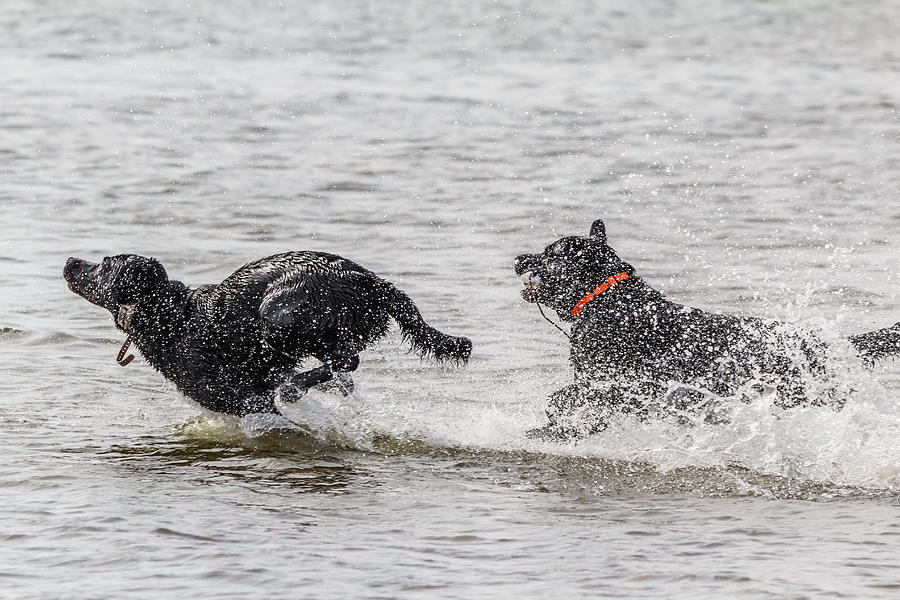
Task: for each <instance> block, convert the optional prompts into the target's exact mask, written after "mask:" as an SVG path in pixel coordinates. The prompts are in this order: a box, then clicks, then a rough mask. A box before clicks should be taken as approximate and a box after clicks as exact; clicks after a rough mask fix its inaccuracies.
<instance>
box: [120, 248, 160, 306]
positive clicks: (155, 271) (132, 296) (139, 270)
mask: <svg viewBox="0 0 900 600" xmlns="http://www.w3.org/2000/svg"><path fill="white" fill-rule="evenodd" d="M168 280H169V276H168V274H167V273H166V269H165V267H163V266H162V264H160V262H159V261H158V260H156V259H155V258H143V257H137V260H134V261H133V262H132V263H131V264H128V265H127V266H126V267H125V269H124V271H123V273H122V276H121V278H120V280H119V282H118V294H117V296H118V297H117V298H116V300H117V301H118V302H119V303H120V304H131V303H134V302H137V301H138V300H139V299H140V298H141V297H142V296H145V295H147V294H150V293H152V291H153V290H154V289H156V288H158V287H160V286H162V285H164V284H165V283H166V282H167V281H168Z"/></svg>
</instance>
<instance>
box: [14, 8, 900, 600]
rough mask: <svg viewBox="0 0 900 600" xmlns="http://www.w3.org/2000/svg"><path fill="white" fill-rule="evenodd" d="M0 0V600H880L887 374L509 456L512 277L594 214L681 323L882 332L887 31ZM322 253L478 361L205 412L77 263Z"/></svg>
mask: <svg viewBox="0 0 900 600" xmlns="http://www.w3.org/2000/svg"><path fill="white" fill-rule="evenodd" d="M283 4H284V5H283V6H280V5H276V4H275V3H263V2H249V1H248V2H235V3H217V2H210V1H206V0H198V1H192V2H190V3H189V4H187V3H184V2H154V3H138V2H111V1H109V2H103V1H99V0H98V1H96V2H90V1H86V0H85V1H68V2H57V1H53V2H24V1H18V0H10V1H7V2H4V3H3V5H2V7H0V32H2V35H0V90H2V91H0V216H2V221H0V222H2V234H3V235H2V241H0V395H2V402H0V428H2V429H0V432H2V434H0V598H4V599H6V598H15V599H55V598H61V599H62V598H65V599H100V598H119V599H132V598H217V599H225V598H235V599H244V598H460V599H468V598H511V597H527V598H575V597H581V598H588V597H615V598H618V597H635V598H660V597H666V598H698V597H708V598H721V597H726V596H727V597H745V598H786V597H790V598H809V597H823V596H831V597H853V598H858V597H867V598H896V597H897V596H898V594H900V575H898V574H900V445H898V439H900V363H898V362H896V361H895V362H893V363H887V364H885V365H881V366H879V367H878V368H877V369H875V370H874V371H871V372H869V371H863V370H862V369H861V368H860V367H859V365H858V364H856V361H855V360H854V359H852V358H851V357H845V358H846V360H845V361H844V363H845V364H843V366H842V367H841V369H842V370H841V377H842V378H844V381H845V382H846V385H847V387H848V388H852V389H854V390H855V393H854V394H853V396H852V398H851V399H850V400H849V401H848V403H847V407H846V408H845V410H843V411H842V412H840V413H835V412H832V411H830V410H829V409H827V408H809V409H803V410H797V411H791V412H787V413H785V412H781V411H777V410H773V409H772V407H771V406H768V405H767V404H766V403H765V402H764V401H759V402H757V403H754V404H749V405H741V406H736V407H733V408H734V410H735V415H734V419H733V421H732V423H731V424H730V425H728V426H713V425H703V424H699V425H696V426H694V427H682V426H678V425H676V424H672V423H661V422H655V423H640V422H635V421H630V420H628V419H622V420H621V421H619V422H617V423H616V424H615V426H614V427H612V428H611V429H610V430H608V431H606V432H604V433H602V434H599V435H596V436H593V437H591V438H589V439H587V440H583V441H581V442H578V443H569V444H553V443H545V442H540V441H535V440H528V439H526V438H525V437H524V435H523V434H524V431H525V430H527V429H528V428H530V427H534V426H537V425H539V424H541V423H542V414H543V406H544V402H545V399H546V397H547V395H548V394H549V393H551V392H552V391H553V390H555V389H558V388H559V387H562V386H563V385H565V384H566V383H567V382H568V381H569V380H570V378H571V373H570V369H569V367H568V366H567V343H566V342H567V341H566V340H565V338H563V336H562V335H561V334H560V333H559V332H558V331H556V330H555V329H553V328H552V327H550V325H548V324H547V323H546V322H544V321H543V320H542V319H541V318H540V316H539V315H538V314H537V312H536V311H535V309H534V306H533V305H529V304H526V303H524V302H522V301H521V299H520V296H519V289H520V288H521V282H520V281H519V279H518V278H517V277H516V276H515V274H514V273H513V271H512V261H513V258H514V257H515V256H516V255H517V254H519V253H521V252H534V251H538V250H540V249H541V248H543V247H544V246H545V245H546V244H548V243H549V242H551V241H553V240H554V239H556V238H557V237H560V236H562V235H569V234H579V233H580V234H584V233H586V232H587V230H588V228H589V226H590V223H591V222H592V221H593V220H594V219H596V218H599V217H602V218H604V220H605V221H606V224H607V229H608V232H609V236H610V241H611V243H612V245H613V246H614V247H615V248H616V249H617V250H618V252H619V253H620V255H621V256H623V258H625V259H626V260H629V261H630V262H632V263H633V264H635V265H636V266H637V268H638V271H639V273H641V274H642V275H643V276H644V277H645V278H646V279H647V280H648V281H649V282H650V283H651V284H652V285H654V286H656V287H657V288H659V289H661V290H663V291H664V292H665V293H666V294H667V295H668V296H669V297H670V298H671V299H673V300H675V301H678V302H683V303H687V304H691V305H694V306H698V307H702V308H706V309H709V310H720V311H726V312H733V313H742V314H752V315H757V316H763V317H769V318H775V319H780V320H785V321H790V322H795V323H798V324H800V326H802V327H809V328H813V329H818V330H821V332H822V335H823V336H824V337H826V338H827V339H830V340H832V341H834V342H836V343H837V344H838V345H840V340H841V338H843V337H844V336H846V335H848V334H851V333H855V332H858V331H863V330H867V329H872V328H876V327H883V326H886V325H890V324H892V323H895V322H897V320H898V319H900V272H898V268H897V267H898V256H900V253H898V249H900V202H898V190H900V113H898V110H900V45H898V44H897V36H896V25H897V23H898V22H900V4H898V3H896V2H891V1H888V0H885V1H861V2H843V3H833V2H813V1H803V0H796V1H788V2H777V3H767V2H746V3H744V2H741V3H737V2H726V1H724V0H704V1H700V2H669V1H659V0H650V1H648V2H640V3H638V2H630V3H625V2H621V3H620V2H571V1H568V0H560V1H557V2H552V3H542V4H538V3H533V4H532V5H529V4H527V3H524V2H523V3H515V2H508V1H507V2H477V1H472V2H459V1H452V2H443V3H431V2H423V1H419V0H413V1H409V2H351V1H346V2H344V1H342V2H306V3H288V2H286V3H283ZM293 249H314V250H324V251H331V252H337V253H339V254H342V255H345V256H347V257H349V258H352V259H354V260H357V261H359V262H361V263H362V264H364V265H365V266H367V267H369V268H371V269H372V270H374V271H376V272H377V273H379V274H381V275H383V276H384V277H386V278H388V279H390V280H392V281H394V282H395V283H396V284H397V285H398V286H399V287H401V288H402V289H404V290H406V291H407V292H408V293H409V294H410V295H411V296H412V297H413V298H414V299H415V300H416V302H417V304H418V306H419V307H420V309H421V310H422V312H423V313H424V315H425V316H426V318H427V319H428V320H429V321H430V322H431V323H432V324H433V325H435V326H437V327H439V328H441V329H443V330H444V331H446V332H448V333H453V334H463V335H467V336H470V337H471V338H472V339H473V341H474V344H475V350H474V353H473V356H472V360H471V362H470V364H469V365H468V366H467V367H464V368H455V367H442V366H436V365H433V364H430V363H426V362H421V361H420V360H419V359H418V358H416V357H415V356H414V355H410V354H407V353H406V349H405V348H404V347H403V345H402V344H401V342H400V339H399V335H398V334H397V333H396V332H394V333H392V334H391V335H389V336H388V337H387V338H385V339H384V340H383V341H381V342H380V343H378V344H377V345H376V346H375V347H373V348H372V349H371V350H369V351H367V352H366V353H365V354H364V355H363V357H362V366H361V367H360V370H359V371H358V372H357V373H356V374H355V380H356V383H357V393H356V395H355V397H353V398H348V399H338V398H337V397H334V396H331V395H329V394H326V393H320V392H312V393H311V394H310V395H309V396H308V397H307V398H306V399H305V401H304V403H303V405H302V406H298V407H294V409H292V410H291V411H290V414H289V415H288V416H289V417H290V419H291V420H292V421H294V422H295V423H297V424H298V425H297V426H296V427H293V428H287V427H285V426H284V423H282V424H281V426H275V425H276V424H273V423H271V422H269V421H267V420H266V419H262V418H256V417H248V418H245V419H244V420H243V421H238V420H235V419H231V418H226V417H222V416H217V415H214V414H211V413H206V412H203V411H202V410H201V409H199V408H198V407H197V406H196V405H194V404H192V403H191V402H190V401H188V400H186V399H184V398H183V397H182V396H181V395H180V394H179V393H178V392H177V391H176V390H175V389H174V388H173V387H172V386H171V385H170V384H168V383H166V382H165V381H164V380H163V379H162V377H161V376H160V375H159V374H157V373H155V372H154V371H153V369H152V368H150V367H149V365H147V363H145V362H144V361H143V360H136V361H135V362H133V363H132V364H131V365H130V366H128V367H127V368H124V369H123V368H121V367H119V366H118V365H116V364H115V362H114V360H113V359H114V356H115V354H116V351H117V350H118V348H119V345H120V344H121V343H122V341H123V336H122V335H121V334H120V333H119V332H118V331H117V330H116V329H115V328H114V326H113V323H112V319H111V317H110V315H109V314H107V313H105V312H104V311H102V310H100V309H98V308H96V307H93V306H91V305H89V304H88V303H86V302H85V301H84V300H82V299H81V298H78V297H77V296H75V295H74V294H72V293H71V292H69V291H68V290H67V289H66V286H65V283H64V282H63V280H62V277H61V271H62V267H63V264H64V262H65V260H66V258H67V257H68V256H73V255H74V256H81V257H83V258H87V259H91V260H97V259H98V258H100V257H102V256H104V255H110V254H116V253H120V252H125V251H128V252H136V253H142V254H147V255H153V256H157V257H159V258H160V259H161V260H162V261H163V263H164V264H165V265H166V266H167V268H168V271H169V273H170V275H171V276H172V277H173V278H175V279H180V280H182V281H185V282H186V283H188V284H193V285H197V284H201V283H214V282H218V281H220V280H221V279H222V278H224V277H225V276H226V275H228V274H229V273H231V272H232V271H233V270H234V269H236V268H237V267H239V266H240V265H241V264H243V263H245V262H248V261H250V260H253V259H256V258H259V257H262V256H266V255H268V254H273V253H276V252H281V251H285V250H293Z"/></svg>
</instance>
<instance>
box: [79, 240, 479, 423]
mask: <svg viewBox="0 0 900 600" xmlns="http://www.w3.org/2000/svg"><path fill="white" fill-rule="evenodd" d="M63 276H64V277H65V279H66V281H67V282H68V284H69V288H70V289H71V290H72V291H73V292H75V293H76V294H78V295H80V296H82V297H83V298H85V299H86V300H88V301H89V302H91V303H93V304H96V305H98V306H101V307H103V308H105V309H107V310H109V311H110V312H111V313H112V315H113V317H114V319H115V323H116V326H117V327H118V328H119V329H121V330H122V331H124V332H126V333H127V334H128V335H129V339H130V340H133V341H134V343H135V345H136V346H137V347H138V349H139V350H140V352H141V354H143V356H144V357H145V358H146V359H147V361H148V362H150V364H151V365H153V366H154V367H155V368H156V369H157V370H159V371H160V372H161V373H162V374H163V375H164V376H165V377H166V378H167V379H169V380H170V381H172V382H174V383H175V385H176V386H177V387H178V389H180V390H181V391H182V392H183V393H184V394H185V395H186V396H188V397H190V398H192V399H193V400H195V401H197V402H198V403H200V404H201V405H202V406H204V407H206V408H208V409H210V410H214V411H218V412H222V413H228V414H232V415H238V416H242V415H245V414H248V413H252V412H271V413H277V412H278V410H277V408H276V406H275V394H276V390H277V389H279V388H281V389H283V390H293V392H292V393H293V394H294V396H293V399H294V400H296V399H297V398H298V397H299V396H298V395H297V394H298V393H299V394H302V393H303V392H305V391H306V390H307V389H309V388H310V387H312V386H314V385H317V384H320V383H324V382H327V381H330V380H332V379H333V378H335V377H336V376H337V380H338V381H340V382H341V385H342V386H343V387H344V391H348V388H350V389H352V381H350V379H349V376H348V375H347V373H348V372H350V371H353V370H355V369H356V367H357V366H358V365H359V353H360V351H362V350H363V349H364V348H366V347H367V346H368V345H369V344H371V343H372V342H374V341H375V340H377V339H378V338H380V337H381V336H382V335H384V334H385V333H386V332H387V330H388V323H389V318H391V317H393V319H394V320H396V321H397V323H398V324H399V325H400V330H401V332H402V333H403V335H404V337H405V338H406V339H407V340H409V341H410V342H411V343H412V346H413V347H414V348H415V349H416V350H418V351H419V352H421V353H422V355H427V356H432V357H434V358H436V359H438V360H456V361H465V360H467V359H468V357H469V354H470V353H471V351H472V343H471V342H470V341H469V340H468V339H466V338H464V337H451V336H448V335H445V334H443V333H441V332H440V331H438V330H437V329H434V328H433V327H430V326H429V325H428V324H427V323H425V321H424V320H423V319H422V316H421V315H420V314H419V310H418V309H417V308H416V306H415V304H413V302H412V300H410V299H409V297H408V296H407V295H406V294H405V293H403V292H402V291H400V290H398V289H397V288H396V287H394V286H393V285H392V284H391V283H390V282H388V281H386V280H384V279H382V278H380V277H378V276H377V275H375V274H374V273H372V272H371V271H369V270H367V269H364V268H363V267H361V266H359V265H358V264H356V263H354V262H352V261H349V260H347V259H345V258H342V257H340V256H336V255H334V254H327V253H324V252H288V253H285V254H278V255H275V256H270V257H268V258H263V259H261V260H258V261H255V262H252V263H250V264H247V265H245V266H243V267H241V268H240V269H238V270H237V271H235V272H234V273H233V274H232V275H230V276H229V277H228V278H227V279H225V281H223V282H222V283H220V284H218V285H204V286H201V287H198V288H196V289H189V288H188V287H186V286H185V285H184V284H182V283H181V282H178V281H172V280H170V279H169V277H168V275H167V274H166V270H165V269H164V268H163V266H162V265H161V264H160V263H159V262H158V261H157V260H155V259H152V258H144V257H142V256H136V255H133V254H122V255H119V256H113V257H109V258H104V259H103V261H102V262H100V263H97V264H95V263H90V262H87V261H84V260H81V259H77V258H70V259H69V260H68V261H67V262H66V266H65V269H64V270H63ZM126 343H127V342H126ZM124 350H125V347H123V352H121V353H120V355H124ZM309 356H312V357H314V358H316V359H318V360H319V361H321V362H322V366H320V367H317V368H314V369H311V370H308V371H305V372H298V370H297V367H298V365H299V363H300V361H301V360H302V359H303V358H304V357H309ZM120 358H121V356H120ZM288 396H289V395H288ZM283 397H287V396H285V395H283ZM288 399H289V398H288Z"/></svg>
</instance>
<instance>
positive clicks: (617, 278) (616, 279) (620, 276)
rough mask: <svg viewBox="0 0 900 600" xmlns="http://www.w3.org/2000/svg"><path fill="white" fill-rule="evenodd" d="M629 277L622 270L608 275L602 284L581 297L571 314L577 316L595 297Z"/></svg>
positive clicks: (570, 311)
mask: <svg viewBox="0 0 900 600" xmlns="http://www.w3.org/2000/svg"><path fill="white" fill-rule="evenodd" d="M626 279H628V273H626V272H625V271H622V272H621V273H616V274H615V275H610V276H609V277H607V278H606V279H605V280H604V281H603V282H602V283H600V285H598V286H597V287H595V288H594V289H592V290H591V291H589V292H588V293H587V294H585V295H584V296H582V297H581V300H579V301H578V302H577V303H576V304H575V306H574V307H572V309H571V310H569V314H570V315H572V316H573V317H577V316H578V313H580V312H581V311H582V310H584V307H585V306H586V305H587V303H588V302H590V301H591V300H593V299H594V298H596V297H598V296H600V295H601V294H603V293H604V292H608V291H609V290H610V289H611V288H613V287H615V286H616V285H618V284H619V283H621V282H623V281H625V280H626Z"/></svg>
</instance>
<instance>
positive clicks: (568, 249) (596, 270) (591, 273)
mask: <svg viewBox="0 0 900 600" xmlns="http://www.w3.org/2000/svg"><path fill="white" fill-rule="evenodd" d="M622 272H624V273H627V274H628V275H629V276H631V275H633V274H634V267H632V266H631V265H630V264H628V263H626V262H624V261H623V260H622V259H620V258H619V256H618V255H617V254H616V252H615V250H613V249H612V248H611V247H610V246H609V244H608V243H607V242H606V227H605V226H604V225H603V221H601V220H600V219H597V220H596V221H594V224H593V225H591V232H590V235H589V236H587V237H580V236H572V237H564V238H562V239H559V240H556V241H555V242H553V243H552V244H550V245H549V246H547V247H546V248H545V249H544V251H543V252H541V253H540V254H521V255H519V256H517V257H516V274H517V275H520V276H523V277H526V278H527V279H526V281H525V289H524V290H522V297H523V298H524V299H525V300H527V301H528V302H540V303H541V304H544V305H546V306H549V307H550V308H553V309H555V310H556V311H557V312H558V313H559V315H560V316H561V317H563V318H566V319H569V320H570V319H571V316H570V315H569V310H571V309H572V307H574V306H575V304H576V303H577V302H578V301H579V300H580V299H581V298H582V297H583V296H584V295H585V294H586V293H587V292H589V291H590V290H592V289H594V287H596V286H597V285H598V284H600V283H602V282H603V281H605V280H606V279H607V278H608V277H611V276H615V275H616V274H618V273H622Z"/></svg>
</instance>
